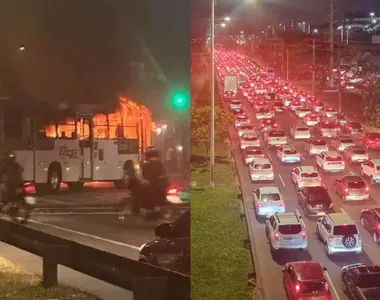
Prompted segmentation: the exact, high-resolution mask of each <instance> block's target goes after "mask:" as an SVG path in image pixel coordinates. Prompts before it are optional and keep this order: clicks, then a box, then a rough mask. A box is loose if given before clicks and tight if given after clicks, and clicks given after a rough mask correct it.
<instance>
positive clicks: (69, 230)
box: [28, 220, 140, 250]
mask: <svg viewBox="0 0 380 300" xmlns="http://www.w3.org/2000/svg"><path fill="white" fill-rule="evenodd" d="M28 222H30V223H35V224H38V225H42V226H46V227H51V228H54V229H58V230H62V231H66V232H70V233H74V234H77V235H81V236H85V237H88V238H93V239H95V240H99V241H102V242H107V243H110V244H114V245H118V246H123V247H127V248H131V249H134V250H140V247H137V246H134V245H130V244H126V243H122V242H117V241H114V240H110V239H106V238H102V237H100V236H96V235H92V234H89V233H84V232H80V231H76V230H72V229H68V228H64V227H61V226H57V225H52V224H49V223H45V222H40V221H36V220H29V221H28Z"/></svg>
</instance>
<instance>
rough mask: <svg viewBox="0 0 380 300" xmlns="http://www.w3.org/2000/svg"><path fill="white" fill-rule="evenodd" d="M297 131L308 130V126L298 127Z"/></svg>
mask: <svg viewBox="0 0 380 300" xmlns="http://www.w3.org/2000/svg"><path fill="white" fill-rule="evenodd" d="M297 131H309V128H306V127H298V128H297Z"/></svg>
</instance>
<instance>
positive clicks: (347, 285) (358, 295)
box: [341, 263, 380, 300]
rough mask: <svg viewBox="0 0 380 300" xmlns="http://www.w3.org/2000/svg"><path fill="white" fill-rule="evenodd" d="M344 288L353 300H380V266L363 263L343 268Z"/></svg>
mask: <svg viewBox="0 0 380 300" xmlns="http://www.w3.org/2000/svg"><path fill="white" fill-rule="evenodd" d="M341 279H342V287H343V291H344V293H345V294H346V295H347V296H348V297H349V299H351V300H378V299H380V266H379V265H377V266H372V265H365V264H362V263H357V264H352V265H348V266H345V267H343V268H342V276H341Z"/></svg>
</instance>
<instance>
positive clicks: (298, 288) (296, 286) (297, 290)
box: [294, 284, 301, 293]
mask: <svg viewBox="0 0 380 300" xmlns="http://www.w3.org/2000/svg"><path fill="white" fill-rule="evenodd" d="M294 289H295V291H296V293H298V292H299V291H300V290H301V286H300V285H299V284H296V285H295V286H294Z"/></svg>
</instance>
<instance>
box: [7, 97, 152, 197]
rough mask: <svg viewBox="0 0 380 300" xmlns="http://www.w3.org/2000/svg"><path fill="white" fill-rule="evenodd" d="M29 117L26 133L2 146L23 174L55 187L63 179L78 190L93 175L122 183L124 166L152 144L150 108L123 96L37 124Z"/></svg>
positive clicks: (129, 167)
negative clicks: (99, 109)
mask: <svg viewBox="0 0 380 300" xmlns="http://www.w3.org/2000/svg"><path fill="white" fill-rule="evenodd" d="M32 120H34V121H32ZM27 122H29V126H27V128H29V129H28V130H27V131H28V133H27V134H25V133H24V138H23V139H11V140H7V139H6V140H5V147H6V148H7V150H12V151H14V152H15V154H16V158H17V161H18V162H19V163H20V164H21V165H22V166H23V168H24V180H25V181H31V182H34V183H35V184H36V186H37V189H43V190H47V191H49V192H59V190H60V187H61V183H66V184H67V185H68V187H69V188H70V189H74V190H80V189H81V188H82V187H83V185H84V183H85V182H92V181H110V182H114V184H115V186H116V187H117V188H122V187H124V184H125V177H126V176H127V175H128V172H129V171H132V169H134V168H137V167H138V164H139V162H140V156H141V153H142V151H143V149H145V148H146V147H149V146H151V140H152V136H151V132H152V122H151V115H150V112H149V110H148V109H147V108H146V107H144V106H140V105H137V104H135V103H134V102H132V101H130V100H128V99H125V98H121V99H120V108H119V109H118V110H117V111H116V112H114V113H107V114H96V113H94V112H91V111H87V112H85V113H84V112H83V110H82V111H81V112H79V113H78V112H77V113H76V114H75V117H74V118H66V119H65V120H64V121H54V122H50V123H48V124H46V125H44V126H42V128H39V129H38V128H36V127H38V126H37V121H36V117H35V116H34V117H33V118H28V121H27ZM24 123H25V122H24ZM35 129H38V130H35Z"/></svg>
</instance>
